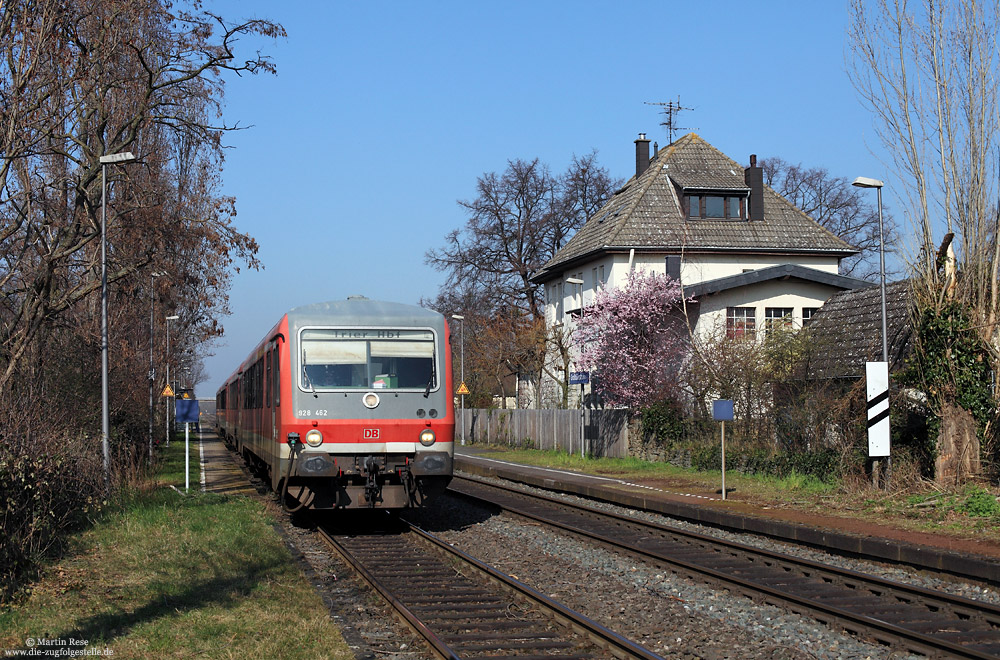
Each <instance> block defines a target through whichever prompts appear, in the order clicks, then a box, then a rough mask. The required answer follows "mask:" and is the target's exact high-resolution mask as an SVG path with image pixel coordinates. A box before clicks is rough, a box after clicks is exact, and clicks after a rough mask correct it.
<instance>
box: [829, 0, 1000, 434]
mask: <svg viewBox="0 0 1000 660" xmlns="http://www.w3.org/2000/svg"><path fill="white" fill-rule="evenodd" d="M998 17H1000V4H998V3H997V2H996V0H987V1H981V0H961V1H954V2H946V1H943V0H921V1H914V2H907V1H906V0H875V1H871V2H862V1H861V0H854V1H853V2H852V22H851V27H850V35H849V36H850V42H851V49H852V53H853V56H854V61H853V68H852V69H851V74H852V78H853V81H854V85H855V87H856V88H857V90H858V91H859V93H860V95H861V97H862V99H863V100H864V101H865V103H866V104H867V105H868V106H869V107H870V108H871V109H872V111H873V112H874V114H875V117H876V130H877V131H878V134H879V137H880V139H881V142H882V145H883V146H884V147H885V149H886V151H887V152H888V154H889V156H890V158H891V165H892V166H893V167H894V168H895V173H896V175H897V178H898V185H896V186H894V188H895V190H896V191H897V192H900V193H901V194H902V195H903V196H904V198H905V203H904V206H903V210H904V212H905V213H906V215H907V217H908V218H909V220H910V221H911V223H912V225H913V227H914V234H915V237H916V245H914V246H913V252H912V255H911V258H910V265H911V267H912V269H913V271H914V273H915V275H916V277H915V287H914V293H915V296H916V300H917V315H916V317H917V318H916V319H915V325H916V327H917V334H916V351H917V353H916V357H917V359H916V361H915V365H916V366H915V371H916V372H917V373H916V375H915V376H914V378H915V380H916V381H917V382H919V384H920V385H922V388H923V389H924V390H925V391H926V392H928V394H929V396H930V403H931V407H932V409H933V411H934V412H935V414H937V415H938V416H939V417H940V419H941V429H942V433H941V435H940V436H939V443H945V444H944V445H941V446H942V447H944V449H943V450H939V453H946V452H945V450H947V449H948V447H947V446H945V445H947V443H951V442H952V440H953V439H954V438H957V437H959V436H964V437H968V438H972V439H975V438H976V437H977V433H976V430H977V426H978V430H979V431H980V432H981V433H986V432H987V431H989V429H990V428H992V427H993V426H994V424H993V423H992V422H994V421H995V419H994V418H995V414H996V409H995V398H994V397H993V395H992V393H990V392H989V391H988V383H986V382H983V381H984V379H983V378H982V377H980V375H979V372H980V371H982V370H983V359H984V356H987V355H988V357H989V361H990V362H991V363H992V367H993V368H992V371H993V373H994V378H996V374H998V373H1000V360H998V358H1000V353H998V351H997V345H998V344H997V323H998V319H997V311H998V294H1000V291H998V279H997V278H998V269H1000V241H998V240H997V239H998V218H1000V215H998V197H997V186H996V181H995V176H996V173H997V172H998V170H1000V158H998V154H1000V142H998V128H1000V107H998V84H1000V82H998V79H997V76H996V71H997V70H998V68H1000V51H998V49H997V43H996V39H995V36H996V33H997V30H998V28H1000V22H998ZM942 236H943V237H944V239H946V240H944V242H943V243H942V244H941V249H940V250H939V249H938V245H939V242H940V241H941V237H942ZM936 237H937V238H936ZM952 237H954V247H955V252H954V253H949V251H948V245H947V244H951V243H952ZM952 254H954V255H955V256H954V257H953V256H952ZM955 265H957V266H958V268H957V269H956V268H955V267H954V266H955ZM970 337H976V338H977V343H976V345H974V346H973V345H969V344H968V343H967V339H968V338H970ZM959 342H961V344H960V343H959ZM946 430H947V432H946ZM949 436H951V437H949ZM977 442H978V441H977ZM960 451H961V450H960Z"/></svg>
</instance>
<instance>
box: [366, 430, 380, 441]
mask: <svg viewBox="0 0 1000 660" xmlns="http://www.w3.org/2000/svg"><path fill="white" fill-rule="evenodd" d="M364 435H365V440H378V436H379V430H378V429H365V431H364Z"/></svg>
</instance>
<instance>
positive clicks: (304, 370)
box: [302, 351, 316, 392]
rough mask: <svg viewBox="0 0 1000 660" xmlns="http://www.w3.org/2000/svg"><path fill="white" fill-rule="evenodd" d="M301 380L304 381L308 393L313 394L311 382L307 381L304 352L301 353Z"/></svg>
mask: <svg viewBox="0 0 1000 660" xmlns="http://www.w3.org/2000/svg"><path fill="white" fill-rule="evenodd" d="M302 379H303V380H305V382H306V385H307V386H308V387H309V391H310V392H315V391H316V388H315V387H313V384H312V380H310V379H309V372H308V371H306V352H305V351H302Z"/></svg>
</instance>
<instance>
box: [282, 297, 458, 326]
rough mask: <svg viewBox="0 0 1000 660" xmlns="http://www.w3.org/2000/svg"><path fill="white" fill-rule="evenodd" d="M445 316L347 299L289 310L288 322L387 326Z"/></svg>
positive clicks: (431, 321) (400, 305)
mask: <svg viewBox="0 0 1000 660" xmlns="http://www.w3.org/2000/svg"><path fill="white" fill-rule="evenodd" d="M443 318H444V317H443V316H442V315H441V314H440V313H438V312H435V311H434V310H430V309H426V308H424V307H418V306H416V305H405V304H403V303H394V302H382V301H378V300H369V299H367V298H348V299H347V300H335V301H331V302H322V303H315V304H312V305H303V306H301V307H295V308H294V309H291V310H289V312H288V321H289V324H291V325H293V326H296V327H301V326H303V325H312V324H330V323H334V324H337V325H356V326H368V325H384V324H385V323H386V322H390V323H400V324H403V325H420V324H424V325H431V324H433V325H437V324H438V323H440V321H441V319H443Z"/></svg>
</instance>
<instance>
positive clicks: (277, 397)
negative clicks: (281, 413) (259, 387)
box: [271, 346, 281, 408]
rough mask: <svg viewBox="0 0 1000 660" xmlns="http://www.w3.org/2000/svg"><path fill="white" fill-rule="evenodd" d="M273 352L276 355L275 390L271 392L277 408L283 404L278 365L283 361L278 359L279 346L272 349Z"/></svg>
mask: <svg viewBox="0 0 1000 660" xmlns="http://www.w3.org/2000/svg"><path fill="white" fill-rule="evenodd" d="M271 352H272V353H273V354H274V388H273V389H272V390H271V392H272V393H273V396H274V407H275V408H277V407H278V405H279V404H280V403H281V380H279V378H278V364H279V363H280V362H281V359H280V358H279V357H278V347H277V346H275V347H274V348H273V349H271Z"/></svg>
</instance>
